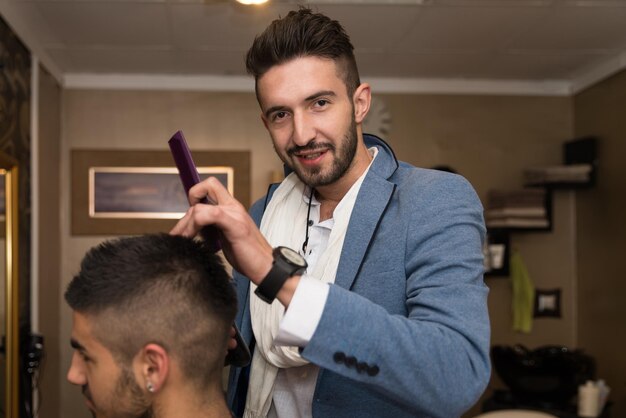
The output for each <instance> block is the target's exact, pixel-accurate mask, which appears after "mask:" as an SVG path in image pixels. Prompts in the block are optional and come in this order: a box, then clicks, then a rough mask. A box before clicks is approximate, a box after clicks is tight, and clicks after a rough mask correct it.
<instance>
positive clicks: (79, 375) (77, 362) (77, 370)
mask: <svg viewBox="0 0 626 418" xmlns="http://www.w3.org/2000/svg"><path fill="white" fill-rule="evenodd" d="M67 380H68V382H70V383H71V384H73V385H78V386H83V385H84V384H86V383H87V379H86V377H85V372H84V370H83V367H82V360H81V359H80V358H79V356H78V354H77V353H74V354H73V355H72V364H70V368H69V370H68V371H67Z"/></svg>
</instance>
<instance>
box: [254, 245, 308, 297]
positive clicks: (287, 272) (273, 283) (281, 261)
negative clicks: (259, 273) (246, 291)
mask: <svg viewBox="0 0 626 418" xmlns="http://www.w3.org/2000/svg"><path fill="white" fill-rule="evenodd" d="M272 255H273V256H274V264H272V269H271V270H270V272H269V273H267V276H265V278H264V279H263V281H262V282H261V284H260V285H259V286H258V287H257V288H256V290H255V291H254V293H255V294H256V295H257V296H258V297H259V298H261V300H262V301H263V302H267V303H272V302H273V301H274V298H276V295H277V294H278V292H279V291H280V289H281V287H283V285H284V284H285V282H286V281H287V279H288V278H290V277H291V276H295V275H298V274H302V273H303V272H304V271H305V270H306V268H307V263H306V260H305V259H304V257H302V256H301V255H300V254H298V253H297V252H296V251H294V250H292V249H291V248H287V247H276V248H274V251H273V252H272Z"/></svg>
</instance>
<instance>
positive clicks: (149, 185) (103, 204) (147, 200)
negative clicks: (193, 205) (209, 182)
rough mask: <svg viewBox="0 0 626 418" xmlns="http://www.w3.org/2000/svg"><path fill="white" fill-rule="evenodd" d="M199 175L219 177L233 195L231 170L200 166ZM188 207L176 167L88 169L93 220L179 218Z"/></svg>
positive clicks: (90, 213) (201, 178)
mask: <svg viewBox="0 0 626 418" xmlns="http://www.w3.org/2000/svg"><path fill="white" fill-rule="evenodd" d="M198 174H199V176H200V180H204V179H205V178H207V177H209V176H212V177H216V178H217V179H218V180H220V182H221V183H222V184H223V185H224V187H225V188H226V189H227V190H228V191H229V192H230V193H231V194H233V186H234V169H233V168H232V167H199V168H198ZM188 208H189V203H188V200H187V196H186V195H185V191H184V189H183V187H182V186H181V182H180V178H179V176H178V170H176V168H172V167H90V168H89V217H90V218H100V219H129V218H134V219H180V218H182V217H183V216H184V214H185V212H186V211H187V209H188Z"/></svg>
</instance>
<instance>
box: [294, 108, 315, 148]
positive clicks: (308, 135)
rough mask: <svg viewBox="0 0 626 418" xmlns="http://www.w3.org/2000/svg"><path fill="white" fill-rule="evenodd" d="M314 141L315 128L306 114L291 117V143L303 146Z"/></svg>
mask: <svg viewBox="0 0 626 418" xmlns="http://www.w3.org/2000/svg"><path fill="white" fill-rule="evenodd" d="M313 139H315V126H314V124H313V120H312V118H311V117H310V116H309V115H307V114H306V112H296V113H295V114H294V116H293V142H294V143H295V144H296V145H298V146H301V147H303V146H305V145H306V144H308V143H309V142H311V141H312V140H313Z"/></svg>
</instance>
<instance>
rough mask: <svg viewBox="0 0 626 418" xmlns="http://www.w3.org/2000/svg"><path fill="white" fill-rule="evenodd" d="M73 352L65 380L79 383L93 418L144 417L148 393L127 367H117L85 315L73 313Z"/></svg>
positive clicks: (148, 410)
mask: <svg viewBox="0 0 626 418" xmlns="http://www.w3.org/2000/svg"><path fill="white" fill-rule="evenodd" d="M73 315H74V316H73V318H74V325H73V329H72V341H71V343H72V347H73V348H74V354H73V356H72V364H71V366H70V369H69V370H68V373H67V380H68V381H69V382H70V383H72V384H75V385H77V386H81V388H82V392H83V396H84V397H85V403H86V404H87V408H89V410H90V411H91V413H92V415H93V416H94V417H96V418H148V417H152V416H153V414H152V408H151V405H150V400H149V398H148V395H147V394H146V393H144V392H143V391H142V389H141V388H140V387H139V385H138V384H137V381H136V378H135V375H134V373H133V371H132V370H131V369H130V368H129V367H125V366H120V365H119V364H118V363H117V362H116V361H115V359H114V358H113V356H112V354H111V352H110V351H109V350H108V349H107V348H106V347H104V346H103V345H102V344H100V343H99V342H98V340H97V339H96V338H95V337H94V336H93V334H92V324H91V321H90V318H89V317H88V316H85V315H82V314H80V313H78V312H74V314H73Z"/></svg>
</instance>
